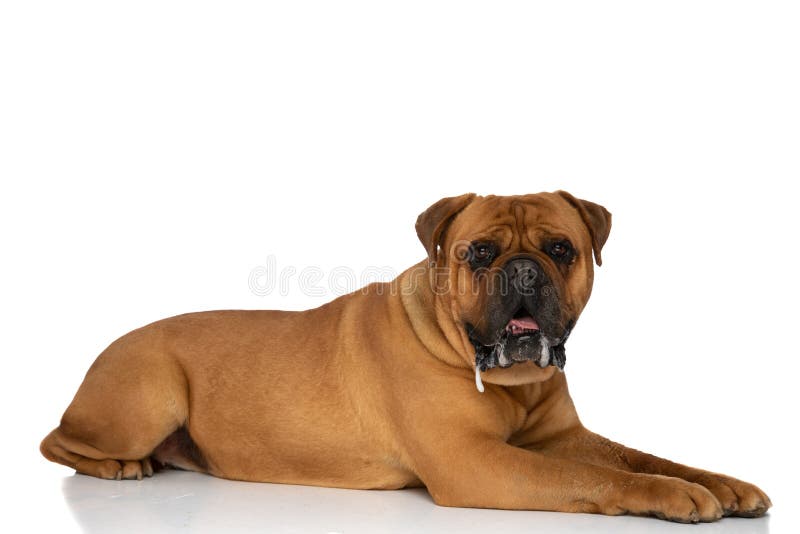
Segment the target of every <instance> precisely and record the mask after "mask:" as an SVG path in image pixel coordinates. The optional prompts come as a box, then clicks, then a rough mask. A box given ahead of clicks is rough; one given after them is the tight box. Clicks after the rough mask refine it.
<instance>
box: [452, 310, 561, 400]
mask: <svg viewBox="0 0 800 534" xmlns="http://www.w3.org/2000/svg"><path fill="white" fill-rule="evenodd" d="M571 329H572V324H571V323H570V324H569V325H568V326H567V328H566V329H565V331H564V333H563V334H562V335H561V336H560V337H554V336H550V335H547V334H546V333H545V332H544V331H543V330H542V328H541V327H540V326H539V322H538V321H537V320H536V319H535V318H534V317H533V316H532V315H531V314H530V313H529V312H527V311H526V310H525V309H524V308H521V309H520V310H518V311H517V312H516V313H515V314H514V315H513V316H512V317H511V319H509V321H508V323H507V324H506V326H505V327H504V328H503V330H502V331H501V332H500V334H499V335H498V336H497V339H496V341H495V342H494V343H492V344H489V345H486V344H484V343H482V342H481V341H479V340H478V336H477V335H476V333H475V331H474V328H471V327H470V326H468V328H467V333H468V336H469V340H470V342H471V343H472V345H473V346H474V347H475V372H476V376H479V375H478V373H479V371H488V370H489V369H492V368H495V367H500V368H507V367H511V366H512V365H514V364H516V363H521V362H527V361H532V362H534V363H535V364H536V365H538V366H539V367H541V368H545V367H547V366H549V365H553V366H555V367H557V368H558V369H559V370H563V369H564V365H565V364H566V353H565V351H564V344H565V343H566V341H567V338H568V337H569V334H570V331H571ZM478 389H480V387H479V388H478Z"/></svg>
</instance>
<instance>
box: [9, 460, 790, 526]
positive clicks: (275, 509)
mask: <svg viewBox="0 0 800 534" xmlns="http://www.w3.org/2000/svg"><path fill="white" fill-rule="evenodd" d="M53 469H60V468H56V467H53ZM53 469H50V468H49V467H48V468H46V469H43V470H42V472H43V473H44V472H48V473H49V475H48V476H47V477H46V478H47V479H46V480H39V481H38V484H36V488H35V490H34V492H35V499H33V500H32V501H29V504H22V506H21V507H20V508H17V509H15V510H13V511H12V512H22V511H23V510H25V509H26V508H28V507H29V506H30V509H28V510H27V512H26V513H24V514H21V515H25V516H26V519H25V521H26V522H27V523H28V524H30V525H31V527H46V528H52V529H57V530H58V531H59V532H84V533H86V534H95V533H107V532H115V533H126V532H131V533H137V534H138V533H141V532H193V533H202V532H226V533H233V532H288V533H294V532H297V533H300V532H302V533H323V534H326V533H342V534H344V533H347V534H355V533H362V532H363V533H370V534H375V533H394V532H414V533H428V532H459V533H469V532H480V533H486V532H490V531H491V532H503V533H507V534H512V533H516V532H525V533H529V532H559V533H569V532H614V533H617V534H620V533H626V532H630V533H633V532H644V531H647V532H654V533H661V532H664V533H677V532H688V531H689V530H691V532H692V533H693V534H695V533H697V534H700V533H708V532H725V533H726V534H729V533H730V534H735V533H748V534H752V533H755V534H766V533H768V532H770V531H771V526H772V527H774V526H775V524H776V517H774V516H775V512H774V511H773V512H772V513H771V514H770V515H768V516H766V517H763V518H760V519H738V518H726V519H723V520H722V521H719V522H717V523H713V524H701V525H694V526H687V525H679V524H674V523H668V522H665V521H659V520H656V519H648V518H639V517H604V516H595V515H588V514H560V513H549V512H509V511H500V510H475V509H463V508H442V507H439V506H436V505H434V504H433V502H432V501H431V499H430V497H429V496H428V494H427V493H426V492H425V491H424V490H421V489H420V490H417V489H415V490H402V491H353V490H340V489H330V488H314V487H305V486H287V485H280V484H254V483H247V482H232V481H228V480H220V479H217V478H213V477H210V476H206V475H199V474H196V473H187V472H182V471H164V472H161V473H157V474H156V476H155V477H153V478H151V479H146V480H143V481H141V482H138V481H105V480H98V479H95V478H91V477H87V476H83V475H68V476H65V477H63V478H61V479H60V480H59V478H58V477H53V476H52V474H53ZM64 471H65V473H68V471H66V470H64ZM31 482H33V481H31ZM37 510H41V511H44V512H39V511H37ZM784 513H786V512H784ZM786 526H788V525H786ZM34 530H37V531H41V529H40V528H35V529H34ZM784 530H785V529H774V528H773V529H772V531H773V532H777V531H784Z"/></svg>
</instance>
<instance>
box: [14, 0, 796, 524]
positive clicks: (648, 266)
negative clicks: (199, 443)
mask: <svg viewBox="0 0 800 534" xmlns="http://www.w3.org/2000/svg"><path fill="white" fill-rule="evenodd" d="M799 25H800V16H798V8H797V4H796V3H792V2H763V1H760V2H743V1H742V2H738V1H737V2H730V1H728V2H704V1H696V0H695V1H690V2H680V1H673V2H663V3H658V4H656V3H652V2H633V1H632V2H559V3H548V4H547V5H540V4H536V3H532V2H483V3H478V2H464V1H461V2H453V3H450V2H431V1H426V2H410V1H406V2H402V3H401V2H397V3H392V4H388V3H381V2H292V3H288V2H282V3H265V2H217V3H213V2H161V1H159V2H136V3H128V4H125V5H122V4H120V3H109V2H36V1H28V2H4V3H3V4H2V5H0V179H1V180H2V192H1V193H0V232H1V233H0V239H1V240H2V241H1V242H2V258H3V259H2V263H1V264H0V269H1V270H2V276H0V296H1V298H2V314H3V316H2V330H1V332H2V333H0V354H1V355H2V358H3V372H2V373H1V374H0V376H2V379H1V380H2V389H1V390H0V391H1V393H0V394H1V395H2V403H1V404H0V406H2V422H3V438H2V447H3V450H2V457H3V459H4V466H3V478H4V481H5V482H4V484H3V489H2V490H0V491H3V492H4V494H5V495H4V497H3V500H4V501H5V502H4V504H3V508H4V509H6V508H7V506H6V505H7V504H8V505H9V506H8V508H9V509H13V511H14V512H15V514H14V515H6V517H7V521H14V520H16V519H14V518H24V519H25V520H26V521H33V522H34V523H35V524H36V525H38V526H52V527H57V528H59V529H61V531H64V530H66V531H69V530H71V529H77V528H78V527H77V523H76V522H75V519H73V516H72V514H71V513H70V511H69V510H72V512H73V513H75V515H76V517H77V518H78V520H80V519H81V517H80V515H81V513H84V514H85V513H88V514H89V515H91V513H92V512H91V511H89V512H79V511H77V510H79V509H80V506H79V504H77V505H76V504H75V502H72V503H70V504H69V506H67V504H66V503H65V496H64V495H62V492H61V485H62V483H63V484H67V485H68V484H70V482H68V480H69V479H70V478H72V477H71V471H70V470H68V469H66V468H64V467H62V466H57V465H55V464H49V463H47V462H46V461H45V460H44V459H43V458H41V457H40V456H39V454H38V450H37V448H38V442H39V440H40V439H41V438H42V437H43V436H44V435H45V434H46V433H47V432H48V431H49V430H50V429H52V428H53V427H54V426H55V425H56V424H57V423H58V419H59V417H60V415H61V413H62V412H63V410H64V409H65V408H66V406H67V404H68V403H69V401H70V399H71V398H72V395H73V393H74V391H75V390H76V388H77V386H78V385H79V383H80V381H81V379H82V377H83V374H84V373H85V371H86V369H87V368H88V366H89V365H90V364H91V362H92V361H93V359H94V358H95V356H96V355H97V354H98V353H99V352H100V351H101V350H102V349H103V348H104V347H105V346H106V345H107V344H108V343H110V342H111V341H112V340H113V339H115V338H116V337H118V336H119V335H121V334H123V333H125V332H127V331H129V330H131V329H133V328H135V327H138V326H140V325H142V324H144V323H147V322H150V321H152V320H155V319H158V318H161V317H164V316H169V315H173V314H177V313H181V312H185V311H194V310H203V309H215V308H282V309H302V308H307V307H312V306H316V305H319V304H321V303H323V302H325V301H327V300H329V299H330V298H333V296H334V295H333V294H332V292H331V291H330V290H329V289H327V286H325V281H324V280H323V282H322V283H321V287H323V288H324V289H325V291H324V293H325V294H324V295H323V296H308V295H304V294H303V291H301V289H300V288H299V286H298V284H297V283H296V282H297V280H296V279H295V280H294V281H293V282H292V283H291V284H290V285H289V291H288V293H287V294H280V292H279V291H276V292H274V293H273V294H270V295H267V296H257V295H255V294H253V292H251V291H250V289H249V287H248V276H249V273H250V272H251V270H252V269H254V268H255V267H257V266H259V265H265V263H266V261H267V257H268V256H270V255H272V256H273V257H274V258H275V259H276V261H277V266H278V268H279V269H280V268H284V267H291V266H294V267H295V268H296V269H297V270H301V269H303V268H304V267H308V266H318V267H320V268H322V269H324V270H326V272H329V270H330V269H331V268H333V267H336V266H346V267H348V268H350V269H352V270H353V272H355V273H361V272H362V271H363V270H364V269H365V268H367V267H369V266H379V267H384V266H387V267H390V268H392V269H394V270H395V272H400V271H401V270H402V269H404V268H406V267H407V266H409V265H411V264H413V263H415V262H417V261H418V260H420V259H421V258H422V257H423V250H422V247H421V245H420V244H419V243H418V242H417V239H416V235H415V233H414V228H413V224H414V220H415V218H416V216H417V214H418V213H419V212H421V211H422V210H424V209H425V208H426V207H427V206H428V205H429V204H431V203H433V202H434V201H436V200H437V199H439V198H441V197H442V196H449V195H456V194H460V193H463V192H467V191H475V192H478V193H483V194H488V193H495V194H512V193H527V192H536V191H541V190H554V189H560V188H562V189H566V190H568V191H570V192H572V193H574V194H575V195H577V196H580V197H583V198H587V199H590V200H593V201H595V202H598V203H601V204H603V205H605V206H606V207H607V208H608V209H609V210H610V211H611V212H613V214H614V227H613V230H612V232H611V237H610V239H609V242H608V244H607V246H606V249H605V250H604V251H603V258H604V260H605V261H604V265H603V266H602V267H601V268H599V269H598V270H597V272H596V283H595V291H594V295H593V297H592V300H591V302H590V304H589V306H588V308H587V309H586V311H585V313H584V315H583V317H582V318H581V321H580V323H579V326H578V328H577V329H576V331H575V333H574V335H573V337H572V338H571V339H570V343H569V347H568V348H569V350H568V364H567V368H566V370H567V373H568V376H569V380H570V388H571V391H572V394H573V397H574V399H575V402H576V405H577V406H578V410H579V413H580V414H581V416H582V419H583V421H584V423H585V424H586V425H587V426H588V427H589V428H591V429H593V430H595V431H598V432H600V433H602V434H605V435H607V436H609V437H611V438H613V439H615V440H618V441H621V442H623V443H626V444H628V445H631V446H634V447H636V448H640V449H643V450H647V451H651V452H654V453H656V454H659V455H662V456H666V457H669V458H672V459H676V460H679V461H682V462H685V463H689V464H693V465H697V466H702V467H704V468H708V469H712V470H718V471H722V472H726V473H729V474H731V475H734V476H737V477H740V478H743V479H746V480H750V481H753V482H755V483H757V484H758V485H760V486H761V487H762V488H763V489H765V490H766V491H767V493H769V494H770V496H771V497H772V500H773V502H774V505H775V508H774V509H773V511H772V512H771V514H770V515H771V517H769V518H768V519H766V520H760V521H759V522H756V521H753V522H750V523H749V525H751V526H752V528H753V529H756V530H757V531H759V532H767V531H769V532H773V533H774V532H788V531H790V530H792V525H793V523H795V520H794V518H793V517H792V514H793V513H794V511H795V509H796V502H795V500H796V499H797V498H798V493H797V491H796V488H795V486H794V485H795V479H796V477H797V476H798V466H797V460H796V452H795V448H796V445H795V442H796V441H795V439H794V437H793V436H794V434H793V433H794V429H795V428H796V421H797V408H798V392H797V390H798V388H797V378H796V376H797V370H798V366H797V359H798V356H800V354H798V352H799V351H798V346H797V342H796V333H797V324H796V322H797V312H796V310H797V302H798V299H800V291H798V283H797V274H796V270H797V230H798V223H797V202H798V201H797V196H796V194H795V185H796V183H797V180H798V178H800V162H799V159H798V148H799V147H800V129H799V126H798V125H799V124H800V104H799V102H800V99H799V98H798V95H800V69H798V67H799V66H800V57H799V56H800V38H799V37H798V35H800V32H798V31H797V28H798V26H799ZM364 328H365V330H367V329H369V328H370V325H364ZM152 482H153V481H145V482H142V483H138V484H148V483H152ZM193 483H195V484H203V481H202V480H200V481H199V482H193ZM108 484H114V483H108ZM120 484H125V483H120ZM127 484H133V485H136V484H137V483H136V482H128V483H127ZM65 487H66V486H65ZM109 487H111V486H109ZM130 487H133V486H127V488H130ZM279 489H280V488H279ZM100 491H102V489H101V490H100ZM109 491H110V490H109ZM114 491H116V490H114ZM337 495H339V494H337ZM348 495H349V494H348ZM287 498H290V497H287ZM362 498H364V499H369V498H372V497H359V496H358V494H355V495H354V496H353V497H352V499H353V500H352V501H351V505H352V507H354V508H358V507H359V506H361V502H362V501H359V499H362ZM420 503H421V504H420ZM420 503H417V504H416V505H414V506H417V508H414V507H413V506H412V507H411V508H409V510H410V511H409V513H408V514H405V515H402V517H405V518H407V519H408V518H413V517H414V514H415V513H421V514H425V513H430V512H429V511H428V510H429V508H430V507H432V506H433V505H432V504H431V503H430V502H429V501H427V500H424V499H423V500H421V501H420ZM340 508H341V509H347V504H342V505H341V507H340ZM225 509H226V508H225V507H221V508H220V510H221V512H220V513H223V514H224V513H225ZM313 511H314V507H313V506H311V507H310V508H308V509H306V514H294V515H292V514H288V515H286V516H285V517H283V518H282V519H281V521H282V522H281V523H280V525H282V526H279V525H278V524H277V523H274V524H272V523H270V520H271V519H270V517H266V518H264V519H263V523H260V524H261V525H262V526H263V527H264V528H265V529H270V528H272V529H273V530H287V531H288V530H292V529H294V530H295V531H303V530H304V528H303V525H304V521H307V520H308V517H307V516H310V515H313ZM510 514H511V515H510V516H509V515H507V514H505V513H504V515H502V518H503V521H507V522H508V521H510V522H512V523H513V522H514V521H516V519H514V518H518V517H523V516H514V515H513V513H510ZM4 515H5V514H4ZM551 516H552V514H551V515H548V516H547V517H551ZM437 517H438V516H437ZM447 517H450V518H452V517H456V516H447ZM493 517H495V518H496V517H498V516H493ZM524 517H526V518H527V517H528V516H524ZM578 517H579V516H573V517H572V518H571V519H569V518H568V519H567V520H564V521H565V522H562V523H559V526H560V528H562V529H567V530H568V529H569V528H570V526H572V527H573V528H577V527H576V525H586V523H584V522H585V521H586V519H585V516H583V518H580V519H579V518H578ZM83 519H84V521H83V523H84V526H85V527H86V524H87V523H86V521H85V519H86V516H84V517H83ZM272 519H273V520H275V518H274V517H273V518H272ZM336 520H337V519H336V516H335V515H334V516H331V518H330V524H325V525H324V526H319V525H316V526H314V527H313V528H312V527H308V529H307V530H308V531H313V532H316V531H320V530H319V529H320V528H322V529H323V530H324V529H328V530H336V529H337V528H343V527H341V525H337V524H336ZM409 520H410V519H409ZM187 521H188V520H187ZM276 521H277V520H276ZM363 521H364V523H363V525H368V521H369V519H368V518H363ZM447 521H450V519H448V520H447ZM526 521H527V519H526ZM559 521H561V520H559ZM582 521H584V522H582ZM598 521H601V520H600V519H599V518H598ZM646 521H652V523H656V521H655V520H646ZM637 524H638V523H637ZM722 524H725V525H726V528H728V529H731V528H734V527H739V528H744V526H743V525H746V524H747V523H746V521H745V520H724V521H723V523H721V524H720V525H722ZM187 525H189V526H193V527H197V526H198V525H197V523H191V522H188V523H187ZM535 525H536V522H535V521H532V522H530V523H529V524H528V526H529V527H530V528H535ZM598 525H600V526H602V525H608V526H609V528H612V529H614V528H618V527H619V525H620V523H608V522H599V523H597V525H595V526H594V527H593V528H595V529H596V528H600V527H599V526H598ZM643 525H648V526H649V525H651V523H650V522H646V523H643ZM150 526H151V527H153V526H159V525H158V524H153V525H150ZM184 526H186V525H184ZM394 526H395V527H396V528H397V529H398V530H403V529H404V528H406V527H404V526H403V523H397V524H396V525H394ZM468 526H470V525H469V524H468V525H466V526H464V527H463V528H466V527H468ZM472 526H474V527H476V528H484V527H485V526H486V525H482V524H479V523H476V524H473V525H472ZM384 527H385V528H388V529H389V530H391V528H389V527H386V526H385V525H384ZM706 527H707V528H711V527H710V526H706ZM348 528H349V529H348V530H346V531H348V532H353V531H356V530H358V528H359V527H358V526H357V525H356V524H353V525H350V526H349V527H348ZM363 528H364V529H365V531H369V527H368V526H363ZM392 528H393V527H392ZM676 528H681V527H676ZM714 528H716V527H714ZM748 528H749V527H748ZM87 530H90V529H88V527H87Z"/></svg>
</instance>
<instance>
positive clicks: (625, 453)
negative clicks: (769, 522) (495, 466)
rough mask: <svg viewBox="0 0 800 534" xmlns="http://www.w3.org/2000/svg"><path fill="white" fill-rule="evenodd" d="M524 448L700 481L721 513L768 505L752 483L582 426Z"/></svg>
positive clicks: (749, 513) (757, 512) (752, 511)
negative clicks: (661, 455) (700, 467)
mask: <svg viewBox="0 0 800 534" xmlns="http://www.w3.org/2000/svg"><path fill="white" fill-rule="evenodd" d="M525 448H526V449H529V450H532V451H537V452H540V453H542V454H545V455H546V456H549V457H558V458H564V459H573V460H579V461H582V462H587V463H591V464H594V465H598V466H604V467H610V468H614V469H619V470H623V471H627V472H632V473H647V474H651V475H662V476H668V477H677V478H681V479H683V480H686V481H688V482H692V483H695V484H700V485H702V486H704V487H705V488H707V489H708V490H710V491H711V493H713V494H714V496H715V497H716V498H717V499H718V500H719V502H720V503H721V505H722V508H723V513H724V514H725V515H736V516H741V517H759V516H761V515H764V513H765V512H766V511H767V509H769V507H770V506H772V503H771V502H770V500H769V497H767V495H766V494H765V493H764V492H763V491H762V490H761V489H759V488H758V487H756V486H754V485H753V484H749V483H747V482H743V481H741V480H737V479H735V478H733V477H729V476H726V475H721V474H719V473H712V472H710V471H705V470H702V469H696V468H694V467H689V466H686V465H682V464H679V463H676V462H671V461H669V460H665V459H663V458H659V457H657V456H653V455H652V454H647V453H644V452H641V451H638V450H636V449H631V448H629V447H625V446H623V445H620V444H618V443H615V442H613V441H611V440H609V439H606V438H604V437H603V436H600V435H598V434H595V433H593V432H590V431H588V430H586V429H585V428H583V427H576V428H574V429H572V430H570V431H568V432H562V433H560V434H558V435H556V436H554V437H551V438H549V439H546V440H543V441H541V442H538V443H534V444H530V445H526V446H525Z"/></svg>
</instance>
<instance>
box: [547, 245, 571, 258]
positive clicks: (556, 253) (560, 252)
mask: <svg viewBox="0 0 800 534" xmlns="http://www.w3.org/2000/svg"><path fill="white" fill-rule="evenodd" d="M547 253H548V254H549V255H550V257H551V258H553V259H554V260H557V261H565V260H569V259H570V257H571V256H572V245H570V243H569V241H556V242H555V243H551V244H550V245H549V247H548V248H547Z"/></svg>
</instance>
